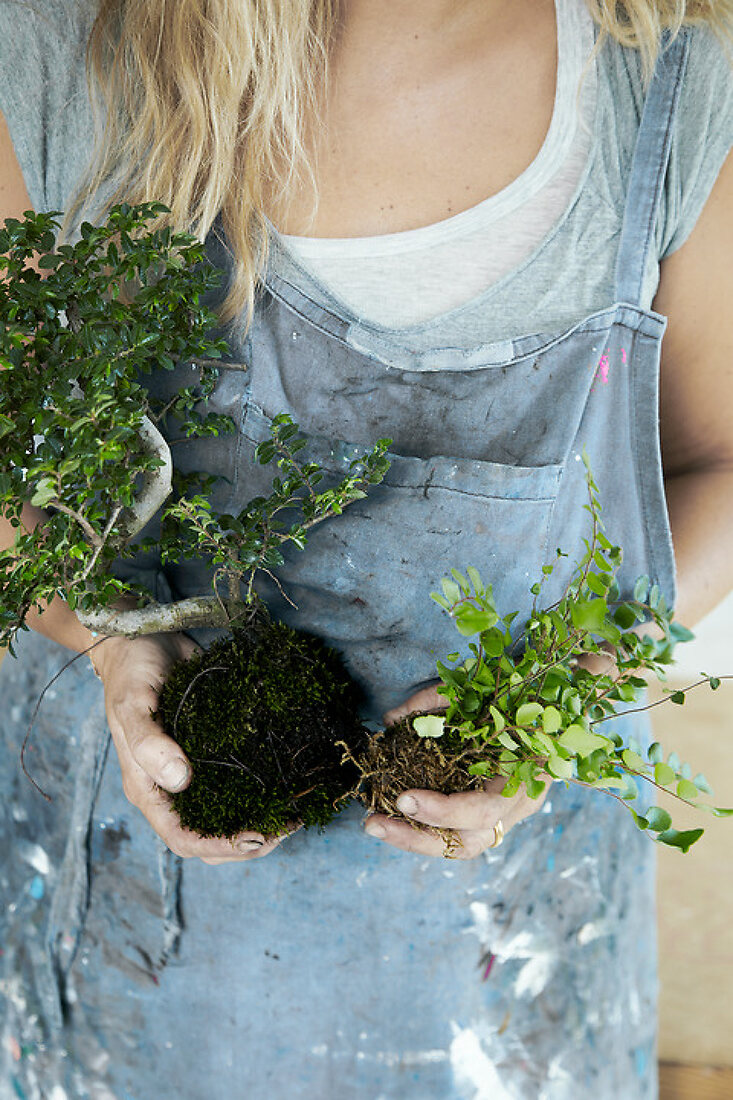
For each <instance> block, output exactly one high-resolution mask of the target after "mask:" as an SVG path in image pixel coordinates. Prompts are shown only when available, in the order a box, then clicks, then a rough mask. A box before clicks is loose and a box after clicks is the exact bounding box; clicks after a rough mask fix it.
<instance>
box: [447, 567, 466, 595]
mask: <svg viewBox="0 0 733 1100" xmlns="http://www.w3.org/2000/svg"><path fill="white" fill-rule="evenodd" d="M450 572H451V576H452V577H453V580H454V581H455V582H456V583H457V584H458V585H459V587H460V588H462V589H463V592H464V595H466V596H467V595H468V594H469V592H470V591H471V586H470V584H469V583H468V581H467V580H466V578H465V577H464V576H463V573H459V572H458V570H457V569H451V571H450Z"/></svg>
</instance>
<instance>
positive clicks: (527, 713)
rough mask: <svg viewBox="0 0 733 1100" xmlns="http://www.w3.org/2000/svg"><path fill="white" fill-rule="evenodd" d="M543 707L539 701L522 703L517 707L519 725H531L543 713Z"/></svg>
mask: <svg viewBox="0 0 733 1100" xmlns="http://www.w3.org/2000/svg"><path fill="white" fill-rule="evenodd" d="M543 709H544V708H543V707H542V706H541V705H540V704H539V703H522V705H521V707H518V708H517V715H516V722H517V725H518V726H530V725H531V724H532V722H534V721H535V720H536V719H537V718H539V716H540V715H541V714H542V711H543Z"/></svg>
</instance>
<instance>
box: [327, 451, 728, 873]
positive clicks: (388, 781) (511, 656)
mask: <svg viewBox="0 0 733 1100" xmlns="http://www.w3.org/2000/svg"><path fill="white" fill-rule="evenodd" d="M583 458H584V461H585V465H586V470H587V476H586V481H587V485H588V494H589V503H588V504H586V505H585V508H586V509H587V510H588V512H589V513H590V516H591V520H592V530H591V537H590V538H589V539H587V540H585V545H586V549H585V553H584V554H583V556H582V558H581V559H580V561H579V562H578V563H577V565H576V567H575V571H574V573H573V576H572V579H571V581H570V583H569V584H568V586H567V588H566V589H565V591H564V593H563V595H562V596H561V598H560V599H559V600H558V601H557V602H556V603H554V604H552V605H551V606H548V607H545V608H542V609H540V608H538V602H539V599H540V596H541V593H542V585H543V583H544V581H545V580H546V579H547V577H548V576H550V575H551V574H552V572H553V570H554V566H553V565H551V564H549V565H545V566H543V576H542V578H541V579H540V580H538V581H537V582H536V583H535V584H534V585H533V586H532V588H531V592H532V594H533V595H534V606H533V609H532V613H531V615H530V616H529V618H528V620H527V622H526V624H525V625H524V628H523V630H522V632H521V634H520V636H519V638H518V639H517V640H516V641H514V642H513V641H512V636H511V633H510V626H511V624H512V622H513V621H514V619H515V618H516V612H511V613H509V614H505V615H504V616H500V613H499V611H498V609H497V607H496V604H495V601H494V597H493V591H492V587H491V585H486V584H484V583H483V581H482V579H481V577H480V576H479V574H478V572H477V570H476V569H474V568H473V567H470V566H469V568H468V569H467V570H466V573H467V576H464V575H463V574H462V573H460V572H459V571H458V570H457V569H453V570H452V571H451V576H449V577H445V578H444V579H443V581H442V592H433V593H432V598H433V599H434V600H435V601H436V602H437V603H438V604H439V605H440V606H441V607H442V608H443V609H444V611H445V612H446V613H447V614H449V615H450V616H451V617H452V618H453V619H454V621H455V625H456V628H457V631H458V633H459V634H460V635H461V636H462V637H463V638H464V639H466V638H473V639H475V640H474V641H471V642H470V643H469V645H468V649H469V655H468V656H465V655H464V656H462V655H461V654H460V653H458V652H455V653H450V654H447V655H446V657H445V660H444V661H438V663H437V671H438V674H439V676H440V681H441V682H440V685H439V687H438V689H437V690H438V693H439V694H440V695H443V696H444V697H445V699H446V710H445V711H444V712H441V713H425V714H418V713H416V714H412V715H408V716H407V717H406V718H403V719H402V720H400V721H399V722H397V723H395V724H394V725H393V726H391V727H389V728H388V729H387V730H385V731H384V732H382V733H381V734H377V735H376V736H375V737H373V738H372V739H371V740H370V741H369V742H367V744H366V746H365V748H364V749H363V750H362V751H361V752H355V751H354V750H353V748H352V747H351V746H349V745H348V744H344V746H343V747H344V749H345V752H346V756H347V758H348V759H351V760H352V761H353V762H354V763H355V764H356V765H357V767H358V768H359V771H360V773H361V779H360V781H359V783H358V784H357V786H356V788H355V793H356V795H357V797H359V798H360V799H361V800H362V802H364V804H365V805H367V806H368V807H369V808H370V809H371V810H374V811H378V812H379V813H386V814H388V815H391V816H395V817H397V816H402V815H400V814H399V811H398V810H397V807H396V801H397V798H398V797H399V795H400V794H401V793H402V791H404V790H405V789H409V788H425V789H432V790H437V791H441V792H442V793H443V794H451V793H454V792H457V791H465V790H471V789H473V788H479V787H480V786H481V785H482V783H483V782H484V780H485V779H488V778H492V777H494V776H505V777H506V780H507V782H506V784H505V786H504V788H503V790H502V792H501V793H502V794H503V795H504V796H505V797H507V798H509V797H512V796H513V795H515V794H516V793H517V790H518V789H519V786H520V784H522V783H523V784H524V785H525V787H526V790H527V793H528V795H529V796H530V797H531V798H538V797H539V796H540V795H541V794H542V792H543V791H544V789H545V786H546V781H547V777H548V776H549V777H552V778H553V779H556V780H562V781H564V782H565V783H566V784H567V783H577V784H580V785H581V786H585V787H591V788H593V789H597V790H599V791H604V792H606V793H607V794H609V795H611V796H612V797H613V798H616V799H617V800H618V801H619V802H621V804H622V805H624V806H626V807H627V808H628V810H629V812H630V813H631V815H632V817H633V818H634V821H635V822H636V824H637V826H638V827H639V828H640V829H645V830H647V831H648V833H649V835H650V836H652V837H653V839H654V840H656V841H658V842H660V843H662V844H667V845H670V846H672V847H675V848H678V849H679V850H681V851H682V852H686V851H687V850H688V849H689V847H690V846H691V845H692V844H694V843H695V841H696V840H698V839H699V838H700V836H702V833H703V829H690V830H685V831H679V830H677V829H675V828H673V827H672V818H671V816H670V814H669V813H668V812H667V811H666V810H664V809H661V808H660V807H658V806H655V805H652V806H651V807H650V808H649V809H647V810H645V812H644V813H639V812H637V811H636V810H635V809H634V808H633V807H632V806H631V805H630V803H631V802H634V801H635V800H636V799H637V798H639V794H640V792H639V786H638V781H639V780H646V781H647V782H648V783H651V784H652V785H653V786H654V787H655V788H657V789H658V790H664V791H667V792H668V793H671V794H672V795H674V797H676V798H678V799H679V800H681V801H682V802H686V803H688V805H691V806H695V807H697V808H699V809H703V810H707V811H709V812H710V813H712V814H714V815H715V816H718V817H723V816H730V815H731V814H733V809H724V808H722V807H717V806H710V805H707V804H705V803H701V802H700V801H699V797H700V795H701V794H712V790H711V788H710V785H709V783H708V781H707V779H706V778H705V776H704V775H702V774H698V775H695V776H693V774H692V769H691V768H690V765H689V764H686V763H682V762H681V761H680V758H679V756H678V755H677V753H675V752H672V753H670V754H669V755H668V756H667V758H666V759H665V756H664V752H663V750H662V746H661V745H660V744H659V743H658V742H654V743H653V744H652V745H650V747H649V749H648V751H647V752H644V751H643V749H642V746H641V745H640V744H639V743H638V741H636V740H635V739H633V738H631V739H629V741H628V742H626V743H625V742H624V740H623V738H622V736H621V734H619V733H616V732H611V731H610V730H608V728H607V726H606V725H605V724H606V723H607V722H608V721H609V719H611V718H613V717H614V716H615V715H616V714H617V713H618V710H619V708H618V704H619V703H621V704H629V703H633V702H635V701H639V700H640V699H641V698H642V696H643V692H644V689H645V688H646V686H647V681H646V679H645V678H644V677H643V676H642V675H641V674H642V673H647V674H649V673H652V674H654V675H656V676H657V677H658V678H659V679H661V680H664V679H665V675H666V669H667V667H668V666H669V664H670V663H671V662H672V660H673V651H674V646H675V644H676V643H677V642H680V641H687V640H689V639H691V638H692V637H693V635H692V633H691V632H690V631H689V630H687V629H686V628H685V627H683V626H681V625H680V624H679V623H676V622H674V621H673V615H672V613H671V611H670V610H669V609H668V608H667V605H666V602H665V600H664V597H663V596H662V594H661V593H660V590H659V587H658V586H657V585H653V584H651V582H650V580H649V578H648V577H640V578H639V579H638V581H637V582H636V585H635V588H634V592H633V598H632V599H630V600H622V599H621V598H620V590H619V585H618V583H617V580H616V575H617V573H618V569H619V567H620V565H621V560H622V550H621V547H619V546H615V545H614V544H613V543H612V542H611V541H610V540H609V539H608V537H607V536H606V534H605V532H604V530H603V525H602V522H601V504H600V501H599V498H598V488H597V486H596V484H595V482H594V480H593V476H592V473H591V470H590V466H589V463H588V458H587V456H586V455H585V454H584V455H583ZM557 554H558V556H559V557H564V556H566V555H564V554H563V553H562V551H560V550H558V551H557ZM647 622H653V623H655V624H656V626H657V627H659V628H660V630H661V633H662V635H663V640H662V641H661V642H656V641H654V640H653V639H652V638H651V637H649V636H647V635H645V634H643V633H642V632H641V629H640V626H641V624H645V623H647ZM604 643H606V644H610V646H611V647H613V653H614V656H615V671H614V672H613V673H611V672H602V673H593V672H591V671H589V670H588V669H587V668H584V667H582V666H581V665H579V664H578V660H577V658H578V656H579V655H580V654H582V653H602V652H603V645H604ZM723 678H727V677H723ZM720 680H721V678H720V677H715V676H707V675H704V676H703V679H702V680H700V682H699V683H700V684H702V683H708V684H709V685H710V687H711V688H712V689H713V690H715V689H717V688H718V687H719V686H720ZM692 686H698V685H692ZM666 691H667V696H668V700H669V701H670V702H672V703H677V704H681V703H684V701H685V691H680V690H669V689H666ZM666 701H667V700H661V702H666ZM652 705H653V706H658V705H659V704H658V703H654V704H652ZM647 709H648V707H647V706H645V705H643V706H640V707H636V708H633V710H632V713H633V711H634V710H635V711H639V710H647ZM625 713H629V709H628V708H625ZM411 824H413V825H414V826H415V827H416V828H428V829H429V828H430V827H429V826H424V825H419V824H417V823H415V822H411ZM433 831H436V830H433ZM437 831H438V832H441V830H437ZM444 839H445V841H446V844H447V849H448V851H450V850H451V846H452V845H453V846H454V845H455V840H454V837H453V834H451V833H450V831H447V832H445V836H444Z"/></svg>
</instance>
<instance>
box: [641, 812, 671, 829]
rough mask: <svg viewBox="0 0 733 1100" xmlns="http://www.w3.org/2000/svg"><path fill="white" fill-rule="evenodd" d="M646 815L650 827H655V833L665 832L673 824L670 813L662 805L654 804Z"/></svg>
mask: <svg viewBox="0 0 733 1100" xmlns="http://www.w3.org/2000/svg"><path fill="white" fill-rule="evenodd" d="M646 816H647V821H648V822H649V828H650V829H653V830H654V832H655V833H660V832H663V831H664V830H665V829H669V828H670V826H671V825H672V818H671V816H670V814H668V813H667V811H666V810H663V809H662V808H661V807H660V806H652V807H651V809H649V810H647V812H646Z"/></svg>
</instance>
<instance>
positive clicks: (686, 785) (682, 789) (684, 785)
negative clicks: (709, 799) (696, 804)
mask: <svg viewBox="0 0 733 1100" xmlns="http://www.w3.org/2000/svg"><path fill="white" fill-rule="evenodd" d="M677 794H678V795H679V796H680V798H686V799H688V800H697V798H698V797H699V792H698V789H697V787H696V786H695V784H694V783H692V782H691V781H690V780H689V779H680V781H679V783H678V784H677Z"/></svg>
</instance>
